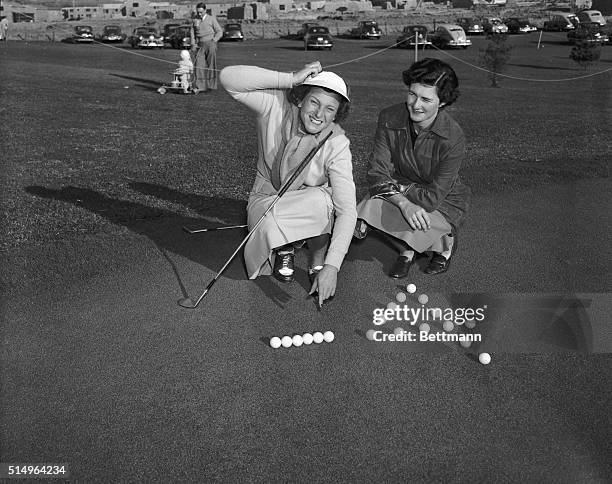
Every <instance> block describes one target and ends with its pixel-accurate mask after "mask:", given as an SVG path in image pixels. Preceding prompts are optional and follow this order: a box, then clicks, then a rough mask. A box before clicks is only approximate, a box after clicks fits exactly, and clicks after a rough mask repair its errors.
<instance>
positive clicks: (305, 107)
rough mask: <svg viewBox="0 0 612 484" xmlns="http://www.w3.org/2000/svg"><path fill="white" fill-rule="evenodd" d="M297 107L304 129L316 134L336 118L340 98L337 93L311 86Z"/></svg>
mask: <svg viewBox="0 0 612 484" xmlns="http://www.w3.org/2000/svg"><path fill="white" fill-rule="evenodd" d="M298 107H299V109H300V120H301V121H302V127H303V128H304V131H306V132H307V133H308V134H318V133H320V132H321V131H323V130H324V129H325V128H327V127H328V126H329V125H330V124H331V123H333V122H334V119H336V114H337V113H338V108H339V107H340V99H339V95H338V94H334V93H332V92H328V91H326V90H325V89H322V88H320V87H312V88H311V89H310V91H308V94H306V96H304V99H303V100H302V102H301V103H300V104H299V105H298Z"/></svg>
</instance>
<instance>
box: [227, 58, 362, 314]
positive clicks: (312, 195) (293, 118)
mask: <svg viewBox="0 0 612 484" xmlns="http://www.w3.org/2000/svg"><path fill="white" fill-rule="evenodd" d="M220 81H221V84H222V85H223V87H224V88H225V89H226V90H227V91H228V93H229V94H230V95H231V96H232V97H233V98H234V99H236V100H237V101H239V102H241V103H243V104H244V105H246V106H247V107H248V108H250V109H251V110H253V111H254V112H255V114H256V115H257V134H258V160H257V175H256V178H255V182H254V184H253V188H252V190H251V194H250V197H249V203H248V206H247V211H248V223H249V227H253V226H254V225H255V224H256V223H257V221H258V220H259V219H260V218H261V216H262V215H263V213H264V212H265V211H266V209H267V208H268V206H269V205H270V203H272V201H273V200H274V199H275V198H276V195H277V193H278V192H279V190H280V189H281V187H282V186H283V184H284V182H285V181H286V180H287V179H288V178H289V177H290V176H291V174H292V173H293V172H294V170H295V168H296V167H297V166H298V165H299V164H300V162H301V161H302V160H303V159H304V158H305V157H306V156H307V155H308V153H309V152H310V151H311V150H312V149H313V147H315V146H317V145H318V144H319V143H320V141H321V140H323V139H324V138H325V137H326V136H327V135H328V134H329V133H330V132H331V137H330V138H329V139H328V140H327V141H326V142H325V143H324V144H323V146H322V147H321V148H320V149H319V151H317V153H316V155H315V156H314V157H313V159H312V160H311V161H310V164H309V165H308V166H307V167H306V168H305V169H304V171H303V172H302V173H301V175H300V176H299V177H298V178H297V179H296V181H295V182H294V183H293V184H292V186H291V187H290V189H289V190H288V191H287V192H286V193H285V194H284V195H283V196H282V197H281V198H280V199H279V200H278V202H277V203H276V205H275V206H274V207H273V208H272V210H271V211H270V212H269V213H268V215H267V216H266V217H265V219H264V221H263V222H262V224H261V225H260V226H259V228H258V229H257V230H256V231H255V233H254V234H253V235H252V236H251V238H250V239H249V241H248V242H247V244H246V245H245V249H244V253H245V261H246V265H247V272H248V275H249V278H251V279H255V278H256V277H257V276H259V275H269V274H274V276H275V277H276V278H277V279H279V280H281V281H283V282H291V281H292V280H293V273H294V265H293V256H294V250H295V249H294V247H295V246H301V244H302V242H303V241H305V242H306V244H307V246H308V249H309V252H310V254H309V255H310V262H309V270H308V272H309V276H310V279H311V282H312V287H311V290H310V293H311V294H314V293H317V297H318V300H319V304H322V303H323V302H324V301H325V300H326V299H328V298H330V297H331V296H333V295H334V294H335V291H336V284H337V274H338V271H339V269H340V266H341V265H342V261H343V260H344V257H345V255H346V252H347V251H348V247H349V244H350V242H351V237H352V234H353V229H354V227H355V223H356V220H357V211H356V201H355V184H354V182H353V167H352V162H351V152H350V149H349V140H348V138H347V137H346V136H345V134H344V130H343V129H342V128H341V127H340V126H339V125H338V124H337V122H339V121H341V120H342V119H343V118H344V117H345V116H346V115H347V114H348V109H349V105H350V99H349V94H348V88H347V86H346V83H345V82H344V81H343V80H342V78H341V77H339V76H338V75H336V74H334V73H332V72H323V71H322V68H321V64H320V63H319V62H314V63H310V64H307V65H306V66H304V67H303V68H302V69H301V70H299V71H297V72H276V71H272V70H267V69H262V68H259V67H254V66H231V67H226V68H225V69H223V70H222V71H221V74H220Z"/></svg>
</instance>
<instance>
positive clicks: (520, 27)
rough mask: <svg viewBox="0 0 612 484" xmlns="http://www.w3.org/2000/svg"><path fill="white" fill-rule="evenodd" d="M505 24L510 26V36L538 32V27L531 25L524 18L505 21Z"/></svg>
mask: <svg viewBox="0 0 612 484" xmlns="http://www.w3.org/2000/svg"><path fill="white" fill-rule="evenodd" d="M504 23H505V24H506V25H507V26H508V33H509V34H528V33H530V32H535V31H537V30H538V28H537V27H535V26H533V25H531V23H529V20H527V19H523V18H516V17H512V18H509V19H506V20H504Z"/></svg>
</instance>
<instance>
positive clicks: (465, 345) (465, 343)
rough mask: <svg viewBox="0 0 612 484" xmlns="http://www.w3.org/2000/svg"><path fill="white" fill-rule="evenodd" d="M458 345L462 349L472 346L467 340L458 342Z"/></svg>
mask: <svg viewBox="0 0 612 484" xmlns="http://www.w3.org/2000/svg"><path fill="white" fill-rule="evenodd" d="M459 344H460V345H461V346H463V347H464V348H469V347H470V346H472V342H471V341H469V340H465V341H459Z"/></svg>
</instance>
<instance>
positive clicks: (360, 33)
mask: <svg viewBox="0 0 612 484" xmlns="http://www.w3.org/2000/svg"><path fill="white" fill-rule="evenodd" d="M349 35H350V36H351V37H353V38H355V39H380V36H381V35H382V30H381V29H380V27H379V26H378V23H377V22H375V21H374V20H361V21H360V22H359V23H358V24H357V27H355V28H354V29H351V30H350V31H349Z"/></svg>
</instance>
